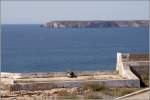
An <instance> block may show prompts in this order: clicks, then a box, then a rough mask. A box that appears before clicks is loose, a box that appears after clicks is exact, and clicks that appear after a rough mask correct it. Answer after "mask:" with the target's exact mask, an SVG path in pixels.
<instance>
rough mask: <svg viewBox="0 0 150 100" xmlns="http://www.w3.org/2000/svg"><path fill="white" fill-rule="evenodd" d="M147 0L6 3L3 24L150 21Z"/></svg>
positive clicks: (2, 6) (3, 6)
mask: <svg viewBox="0 0 150 100" xmlns="http://www.w3.org/2000/svg"><path fill="white" fill-rule="evenodd" d="M148 8H149V1H147V0H141V1H138V0H137V1H136V0H133V1H132V0H124V1H118V0H116V1H115V0H113V1H111V0H108V1H103V0H101V1H61V0H60V1H46V0H45V1H42V0H41V1H18V0H16V1H15V0H14V1H11V0H10V1H2V2H1V23H2V24H41V23H46V22H47V21H51V20H147V19H149V14H148V12H149V9H148Z"/></svg>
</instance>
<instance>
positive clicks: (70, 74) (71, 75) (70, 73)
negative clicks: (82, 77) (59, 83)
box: [67, 71, 77, 78]
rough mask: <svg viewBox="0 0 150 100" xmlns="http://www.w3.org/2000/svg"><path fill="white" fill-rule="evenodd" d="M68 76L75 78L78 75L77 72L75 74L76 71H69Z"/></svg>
mask: <svg viewBox="0 0 150 100" xmlns="http://www.w3.org/2000/svg"><path fill="white" fill-rule="evenodd" d="M67 76H68V77H69V78H75V77H77V76H76V75H75V74H74V72H72V71H71V72H67Z"/></svg>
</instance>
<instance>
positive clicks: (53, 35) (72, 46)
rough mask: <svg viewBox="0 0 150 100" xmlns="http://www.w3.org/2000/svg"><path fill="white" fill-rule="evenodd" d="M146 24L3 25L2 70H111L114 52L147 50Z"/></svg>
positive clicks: (147, 34)
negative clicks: (110, 25)
mask: <svg viewBox="0 0 150 100" xmlns="http://www.w3.org/2000/svg"><path fill="white" fill-rule="evenodd" d="M148 43H149V30H148V28H74V29H71V28H68V29H52V28H46V27H40V25H2V34H1V55H2V56H1V71H4V72H51V71H55V72H58V71H61V72H63V71H67V70H73V71H104V70H114V69H115V66H116V55H117V52H125V53H126V52H127V53H128V52H129V53H130V52H132V53H138V52H142V53H143V52H144V53H145V52H148V51H149V44H148Z"/></svg>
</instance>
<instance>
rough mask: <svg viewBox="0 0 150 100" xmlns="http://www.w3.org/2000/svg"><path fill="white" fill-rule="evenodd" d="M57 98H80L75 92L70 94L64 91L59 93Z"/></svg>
mask: <svg viewBox="0 0 150 100" xmlns="http://www.w3.org/2000/svg"><path fill="white" fill-rule="evenodd" d="M57 98H58V99H77V98H78V96H77V94H76V93H74V92H72V93H70V92H68V91H67V90H62V91H58V92H57Z"/></svg>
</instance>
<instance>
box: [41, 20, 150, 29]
mask: <svg viewBox="0 0 150 100" xmlns="http://www.w3.org/2000/svg"><path fill="white" fill-rule="evenodd" d="M41 26H45V27H48V28H113V27H148V26H149V21H148V20H132V21H74V20H73V21H69V20H68V21H67V20H66V21H49V22H47V23H46V24H43V25H41Z"/></svg>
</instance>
